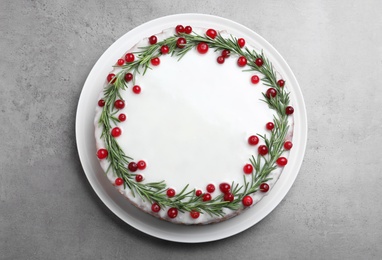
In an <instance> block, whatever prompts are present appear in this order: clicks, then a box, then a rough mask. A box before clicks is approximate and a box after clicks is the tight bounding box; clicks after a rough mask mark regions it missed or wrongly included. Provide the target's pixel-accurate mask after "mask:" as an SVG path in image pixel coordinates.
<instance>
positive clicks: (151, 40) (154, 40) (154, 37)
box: [149, 35, 158, 45]
mask: <svg viewBox="0 0 382 260" xmlns="http://www.w3.org/2000/svg"><path fill="white" fill-rule="evenodd" d="M157 41H158V38H157V37H156V36H155V35H153V36H150V38H149V43H150V44H151V45H153V44H155V43H157Z"/></svg>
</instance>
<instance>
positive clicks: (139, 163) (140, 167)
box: [137, 160, 146, 170]
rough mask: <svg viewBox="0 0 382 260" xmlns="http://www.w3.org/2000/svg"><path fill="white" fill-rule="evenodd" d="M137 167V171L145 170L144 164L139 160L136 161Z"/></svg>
mask: <svg viewBox="0 0 382 260" xmlns="http://www.w3.org/2000/svg"><path fill="white" fill-rule="evenodd" d="M137 166H138V169H139V170H144V169H146V162H145V161H143V160H140V161H138V163H137Z"/></svg>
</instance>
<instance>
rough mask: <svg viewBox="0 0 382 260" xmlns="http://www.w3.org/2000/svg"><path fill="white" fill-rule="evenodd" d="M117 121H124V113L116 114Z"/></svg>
mask: <svg viewBox="0 0 382 260" xmlns="http://www.w3.org/2000/svg"><path fill="white" fill-rule="evenodd" d="M118 119H119V122H124V121H125V120H126V115H125V114H120V115H119V116H118Z"/></svg>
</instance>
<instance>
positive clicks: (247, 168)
mask: <svg viewBox="0 0 382 260" xmlns="http://www.w3.org/2000/svg"><path fill="white" fill-rule="evenodd" d="M243 172H244V173H245V174H251V173H252V172H253V166H252V164H249V163H248V164H246V165H244V167H243Z"/></svg>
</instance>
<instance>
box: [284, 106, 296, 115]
mask: <svg viewBox="0 0 382 260" xmlns="http://www.w3.org/2000/svg"><path fill="white" fill-rule="evenodd" d="M285 113H286V114H287V115H291V114H293V113H294V108H293V107H291V106H287V107H286V108H285Z"/></svg>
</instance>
